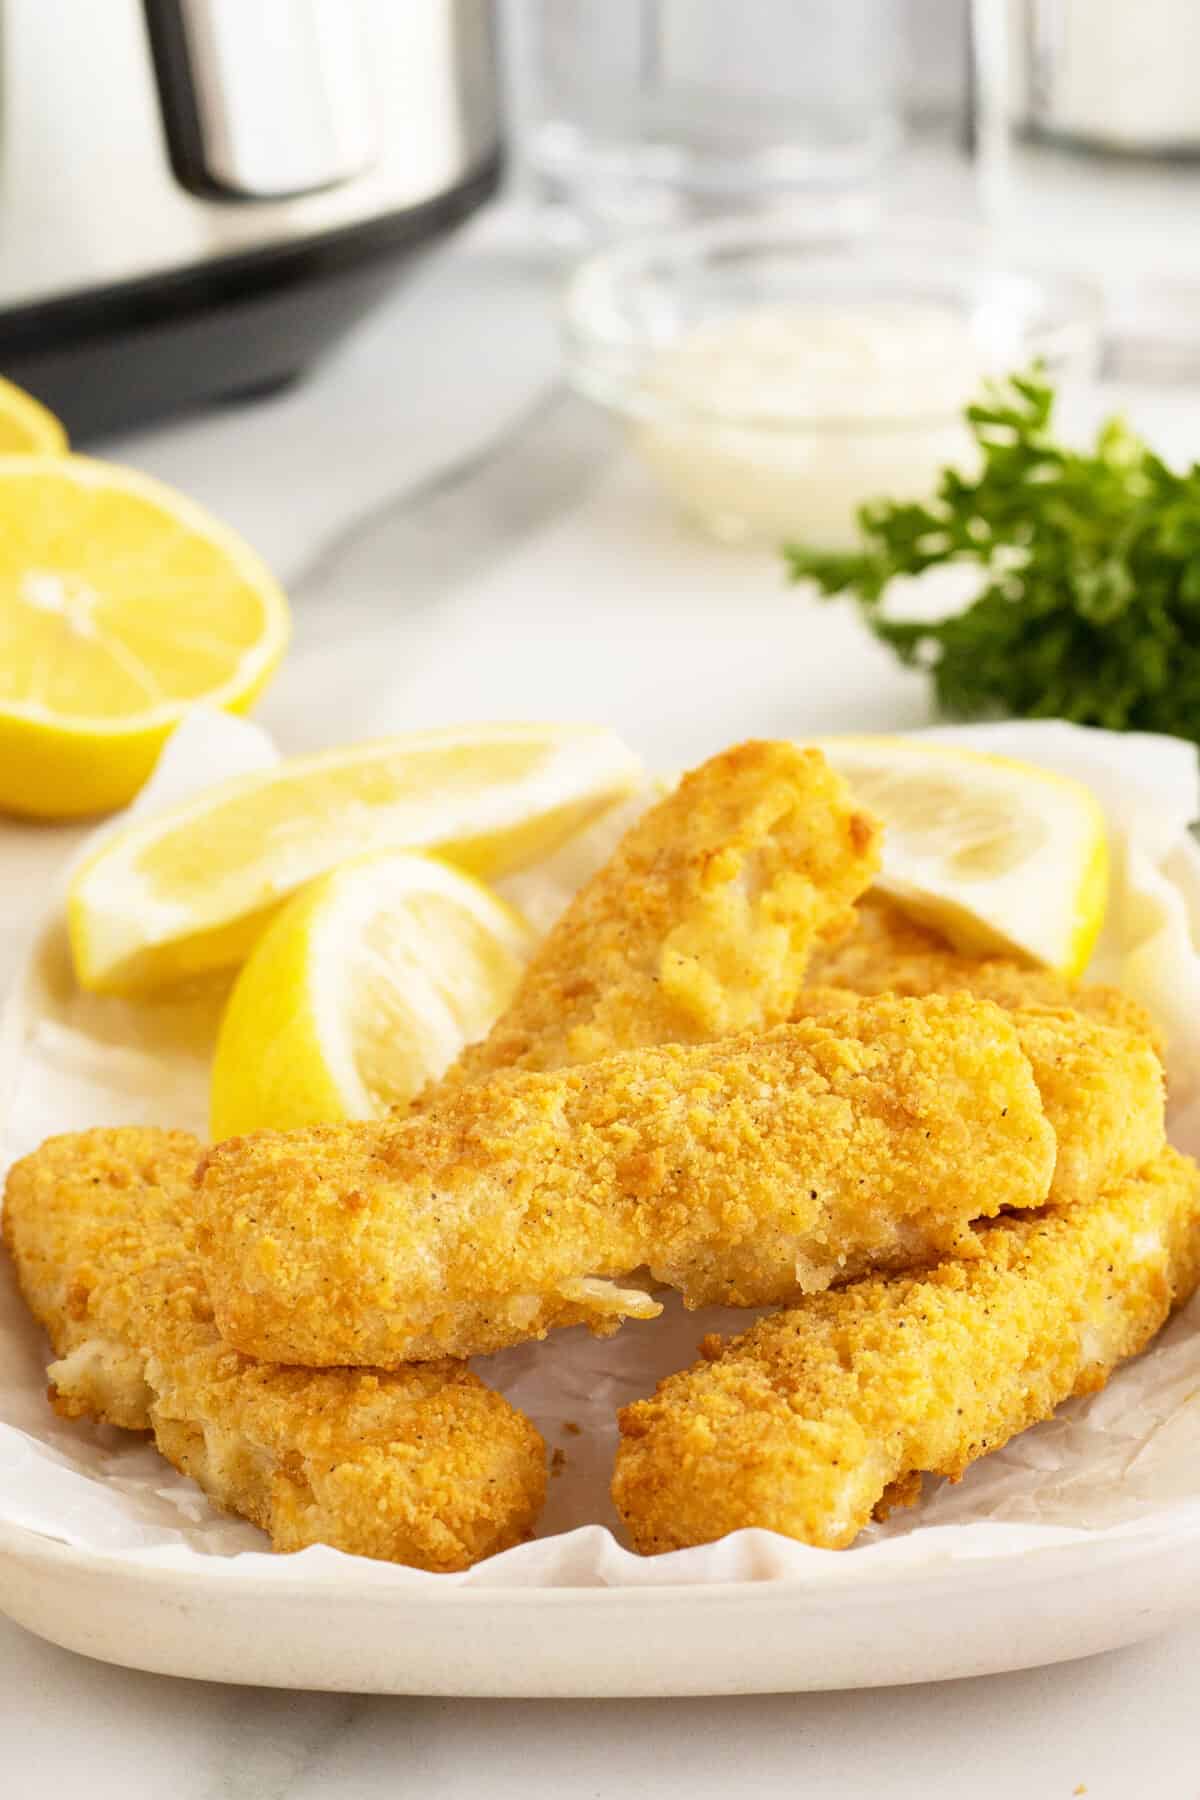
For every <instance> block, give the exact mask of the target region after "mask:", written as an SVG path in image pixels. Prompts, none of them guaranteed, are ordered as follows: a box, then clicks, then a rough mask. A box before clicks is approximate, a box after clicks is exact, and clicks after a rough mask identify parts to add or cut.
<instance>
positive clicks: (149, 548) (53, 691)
mask: <svg viewBox="0 0 1200 1800" xmlns="http://www.w3.org/2000/svg"><path fill="white" fill-rule="evenodd" d="M287 637H288V609H287V602H286V601H285V599H284V597H283V593H282V591H281V590H280V588H279V587H278V585H277V584H276V582H275V581H274V579H273V577H272V576H271V574H270V573H269V571H268V570H267V568H266V567H265V565H264V564H263V563H262V562H260V560H259V559H258V557H257V556H256V555H255V554H254V552H253V551H252V550H251V549H250V548H249V546H248V545H246V544H244V543H242V541H241V540H240V539H239V538H238V537H236V536H235V535H234V533H233V532H231V531H227V530H226V529H225V527H224V526H222V525H219V524H218V523H217V522H216V520H215V519H211V518H209V516H208V515H207V514H206V513H204V512H202V511H201V509H200V508H199V507H198V506H194V505H193V504H192V502H191V501H189V500H185V499H184V498H183V497H182V496H181V495H179V494H176V493H174V492H173V491H172V490H171V489H170V488H167V487H163V486H162V485H161V484H160V483H159V482H156V481H151V480H150V479H149V478H148V477H146V476H144V475H138V474H136V473H134V472H133V471H132V470H129V469H121V468H117V467H115V466H113V465H111V464H108V463H101V462H95V461H92V460H91V459H89V458H87V457H82V456H61V457H46V456H0V644H2V645H3V656H0V807H3V808H7V809H8V810H9V811H12V812H18V813H25V814H30V815H33V816H35V817H41V818H71V817H76V816H79V815H81V814H85V813H95V812H104V811H108V810H110V809H111V808H113V807H116V806H121V805H123V804H124V803H125V802H126V801H127V800H129V799H130V798H131V797H132V796H133V795H134V794H135V793H136V792H137V790H138V788H139V787H140V786H141V784H142V782H143V781H144V780H145V778H146V776H147V775H148V774H149V773H150V770H151V769H152V768H153V766H154V763H155V760H156V758H157V756H158V753H159V751H160V749H161V748H162V744H163V741H164V739H165V738H166V737H167V735H168V733H169V732H170V731H171V730H173V728H174V727H175V726H176V725H177V724H178V722H179V720H180V718H181V717H182V716H183V714H184V712H185V711H186V710H187V709H188V707H190V706H192V705H194V704H195V703H196V702H198V701H206V702H208V703H209V704H211V705H213V706H220V707H225V708H228V709H229V710H231V711H235V712H241V711H244V710H245V709H246V708H247V707H248V706H249V705H250V704H251V702H252V701H253V700H254V699H255V698H256V696H257V695H258V694H259V693H260V691H261V690H262V688H263V686H264V685H265V683H266V681H267V679H268V677H269V676H270V674H271V672H272V671H273V669H274V667H275V665H276V663H277V662H278V661H279V658H280V656H281V655H282V654H283V649H284V646H285V644H286V643H287Z"/></svg>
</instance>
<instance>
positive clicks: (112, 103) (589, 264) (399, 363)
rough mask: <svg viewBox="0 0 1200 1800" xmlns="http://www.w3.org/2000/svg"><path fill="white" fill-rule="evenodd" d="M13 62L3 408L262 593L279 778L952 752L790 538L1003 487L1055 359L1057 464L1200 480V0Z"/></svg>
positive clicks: (468, 15)
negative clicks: (54, 428)
mask: <svg viewBox="0 0 1200 1800" xmlns="http://www.w3.org/2000/svg"><path fill="white" fill-rule="evenodd" d="M0 39H2V41H3V56H2V58H0V133H2V143H3V154H2V158H0V242H2V243H3V255H2V256H0V372H3V373H4V374H6V375H8V376H9V377H10V378H11V379H13V380H15V381H16V382H18V383H20V384H21V385H22V386H24V387H26V388H27V389H29V390H30V391H31V392H32V393H34V394H35V395H37V396H38V397H39V398H40V399H42V400H44V401H45V402H46V403H47V404H48V405H49V406H50V407H51V408H52V409H53V410H54V411H55V412H57V413H58V414H59V416H60V417H61V418H62V419H63V421H64V422H65V424H66V426H67V428H68V430H69V431H70V433H71V436H72V440H73V442H75V443H76V444H77V445H80V446H82V447H84V448H87V449H90V450H93V451H95V452H97V453H99V454H103V455H105V456H108V457H112V458H114V459H117V460H121V461H126V462H129V463H132V464H134V465H135V466H137V467H138V468H141V469H145V470H147V471H150V472H152V473H155V474H157V475H160V476H162V477H164V478H165V479H167V480H168V481H170V482H172V483H174V484H176V485H178V486H179V487H181V488H183V489H184V490H185V491H187V492H188V493H189V494H191V495H193V496H194V497H195V498H197V499H199V500H201V501H203V502H205V503H207V504H208V505H209V506H211V507H212V508H213V510H215V511H216V512H217V513H218V514H219V515H220V516H221V517H222V518H224V519H225V520H226V521H228V523H230V524H231V525H232V526H234V527H235V528H238V529H240V530H241V531H243V532H244V533H245V535H246V536H247V537H248V538H249V539H250V541H251V542H252V543H253V544H254V545H255V546H256V548H258V549H259V550H260V551H261V552H262V553H263V555H264V556H265V557H266V559H267V561H268V562H269V563H270V564H271V566H272V567H273V568H274V570H275V571H276V573H277V574H278V575H279V576H280V578H281V579H282V581H283V582H284V585H285V586H286V588H287V589H288V592H289V595H290V598H291V600H292V602H293V607H294V613H295V635H294V642H293V648H292V651H291V653H290V655H289V659H288V662H287V664H286V667H285V670H284V674H283V677H282V679H281V680H280V681H279V682H278V683H277V684H276V686H275V687H274V689H273V690H272V692H271V694H270V695H269V696H268V698H267V700H266V702H265V706H264V715H263V716H264V717H265V718H266V719H267V721H268V723H269V724H270V725H271V726H272V727H273V728H274V729H275V730H276V732H277V733H278V734H279V735H280V737H281V740H282V741H283V742H284V743H286V744H287V745H288V746H289V747H294V748H301V747H306V746H308V745H310V744H314V743H321V742H326V741H330V740H332V739H334V738H336V737H337V736H341V735H344V733H345V730H346V724H345V720H346V716H347V713H346V709H347V708H348V707H352V708H353V716H354V719H355V721H356V722H357V723H358V724H359V726H360V727H361V728H362V729H364V730H365V729H371V730H382V729H391V728H393V727H394V726H396V725H397V723H400V722H403V723H421V722H425V721H426V720H428V719H430V718H438V719H440V718H444V717H446V716H448V715H449V716H455V717H469V716H473V715H480V716H493V717H494V716H512V715H520V714H522V713H530V714H537V713H540V712H544V711H545V710H546V707H547V705H548V704H549V701H548V698H547V696H548V695H550V696H553V698H554V703H555V705H556V706H557V708H558V709H559V710H560V711H565V712H566V713H568V714H572V715H574V714H576V713H578V714H579V715H580V716H589V717H591V716H599V717H605V718H613V719H614V722H615V723H617V724H618V725H619V726H621V727H622V728H624V729H627V730H628V731H630V732H631V733H632V734H633V735H634V736H635V737H636V738H637V739H638V740H639V741H640V742H642V743H643V744H645V745H646V747H647V748H648V749H649V750H650V751H651V752H653V751H654V750H655V749H659V750H661V752H662V753H663V754H669V755H670V756H671V757H672V759H674V758H675V757H677V756H680V755H683V754H686V753H688V752H689V751H691V750H697V751H698V750H700V749H702V748H707V747H708V745H709V742H710V741H714V742H715V741H719V740H720V739H721V738H722V736H724V737H728V736H732V735H735V734H736V733H737V731H739V730H742V729H744V728H745V727H746V726H747V725H748V724H750V723H753V724H754V725H755V726H756V727H757V728H758V729H760V730H763V731H767V730H773V729H779V730H781V731H787V730H789V729H791V728H792V727H793V726H794V725H795V723H796V718H797V716H798V715H799V714H800V713H801V712H803V714H804V717H805V720H806V723H807V724H808V725H809V726H810V727H812V728H814V729H824V728H832V727H833V726H834V725H836V724H840V723H843V722H844V721H845V720H846V718H847V717H848V715H850V714H853V716H854V718H856V719H858V720H859V721H862V720H866V721H872V720H873V721H875V722H877V723H880V722H883V723H886V724H887V725H889V726H902V725H909V724H915V723H920V722H922V721H923V720H924V719H925V718H927V717H928V716H929V699H928V694H927V689H926V685H925V684H924V682H923V681H922V680H921V678H920V677H919V675H918V674H917V673H915V672H914V671H912V670H906V669H901V668H899V667H897V666H896V665H895V664H894V662H893V661H892V660H891V659H889V658H887V657H886V656H885V654H884V652H883V651H882V650H881V649H880V648H879V646H878V645H877V644H875V643H873V642H872V641H871V640H870V639H869V637H868V636H867V634H866V633H864V632H863V631H862V630H861V628H859V627H857V626H854V625H853V623H852V621H850V620H847V619H845V618H844V617H843V615H842V613H841V612H840V611H839V610H838V609H834V608H823V609H822V608H818V607H817V605H816V603H815V601H814V600H813V598H812V597H811V595H808V594H807V593H806V592H805V591H804V590H802V589H790V590H789V589H786V588H785V587H784V584H783V578H782V565H781V559H780V556H779V547H780V545H781V544H782V543H783V542H784V541H785V540H789V539H790V540H797V539H798V540H800V541H802V542H804V543H806V544H808V545H812V546H815V547H818V548H825V549H838V548H845V547H847V546H851V545H853V544H854V543H855V542H856V541H857V531H858V527H857V511H858V507H859V506H860V505H861V504H862V503H863V502H864V501H868V500H872V499H881V498H889V499H892V500H906V499H919V498H924V497H927V496H928V495H929V494H930V493H931V492H932V490H933V487H934V485H935V484H936V481H937V479H938V477H939V474H940V471H941V470H942V468H943V467H945V466H946V465H947V464H950V463H954V464H960V465H962V466H963V467H967V468H969V466H970V458H971V456H972V454H973V450H972V445H971V442H970V440H969V434H968V433H967V432H966V430H965V427H964V424H963V418H962V409H963V407H964V405H965V404H966V403H967V401H969V400H970V399H971V398H972V397H973V396H975V395H976V394H977V393H978V392H979V390H980V384H981V383H982V381H983V380H984V379H985V378H987V377H989V376H997V375H999V376H1003V375H1006V374H1010V373H1012V372H1013V371H1014V370H1020V369H1027V368H1028V367H1030V366H1032V364H1033V363H1034V362H1035V361H1037V362H1039V363H1040V364H1041V365H1042V367H1043V368H1044V370H1045V371H1046V374H1047V376H1048V378H1050V379H1051V380H1052V382H1053V384H1054V386H1055V388H1056V390H1057V392H1058V395H1059V418H1060V422H1061V426H1062V429H1063V430H1064V431H1065V432H1067V433H1068V435H1073V436H1075V437H1079V438H1082V437H1083V436H1084V435H1086V434H1087V433H1089V432H1090V431H1091V430H1092V428H1093V426H1094V425H1095V424H1096V422H1097V421H1098V420H1099V419H1100V418H1101V417H1103V416H1104V415H1105V414H1106V413H1108V412H1110V411H1112V410H1113V409H1114V408H1115V407H1120V408H1123V409H1124V410H1125V411H1126V412H1127V413H1128V415H1129V416H1130V417H1131V418H1132V419H1133V420H1134V422H1135V424H1136V425H1137V426H1138V427H1139V429H1141V430H1143V431H1144V432H1145V433H1146V434H1147V435H1148V436H1149V437H1150V439H1151V441H1152V442H1153V443H1154V445H1155V446H1156V447H1157V448H1159V449H1161V450H1162V451H1163V453H1164V454H1166V455H1168V456H1169V457H1171V458H1172V459H1174V461H1176V462H1178V463H1181V464H1186V463H1188V462H1190V461H1191V460H1192V458H1193V456H1194V455H1195V452H1196V449H1197V431H1196V426H1195V418H1196V409H1195V407H1194V406H1193V404H1192V392H1193V388H1194V386H1195V385H1196V384H1197V383H1198V382H1200V323H1198V321H1200V306H1198V305H1197V301H1198V299H1200V236H1198V234H1197V233H1196V232H1195V230H1194V225H1193V221H1194V218H1195V213H1196V204H1197V199H1198V197H1200V80H1197V75H1198V74H1200V12H1198V11H1197V9H1196V7H1195V6H1194V5H1193V4H1191V3H1190V0H1136V3H1135V0H743V3H742V4H737V5H735V4H732V0H603V3H602V0H497V3H496V4H494V5H492V4H489V0H410V3H408V4H405V5H403V6H400V5H395V4H390V3H389V0H106V4H105V6H103V7H97V6H95V5H94V4H92V3H91V0H56V4H55V5H53V6H46V5H44V4H43V3H42V0H4V4H3V5H2V6H0ZM630 641H636V642H637V643H638V644H639V645H640V646H641V654H640V656H639V658H638V668H637V669H635V670H632V671H631V670H630V668H629V667H628V661H629V657H628V644H629V642H630ZM584 642H586V644H587V655H586V656H581V654H580V645H581V643H584ZM668 656H669V657H670V658H671V659H672V660H673V664H674V666H675V667H676V668H677V669H678V670H679V672H680V678H681V680H684V681H686V682H690V683H691V684H692V686H693V690H694V689H695V687H697V686H702V687H714V686H715V687H716V690H717V698H716V699H715V700H714V702H713V706H714V708H715V710H714V711H712V712H711V713H709V714H707V715H705V717H704V718H703V720H701V719H700V717H698V715H697V713H696V711H695V708H694V707H693V706H691V705H690V704H689V702H688V701H687V699H686V698H685V697H684V695H682V694H680V695H679V696H678V697H677V698H676V697H673V696H671V695H664V694H662V693H660V692H658V691H657V685H658V683H659V674H658V670H659V667H660V666H661V662H662V659H663V658H664V657H668ZM814 663H815V664H817V665H819V667H820V670H821V679H820V680H819V681H811V680H809V681H805V680H804V679H803V676H804V671H805V669H806V668H807V667H810V666H812V665H813V664H814ZM701 738H703V740H704V741H703V743H701V742H700V739H701Z"/></svg>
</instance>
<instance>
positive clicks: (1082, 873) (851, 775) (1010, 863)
mask: <svg viewBox="0 0 1200 1800" xmlns="http://www.w3.org/2000/svg"><path fill="white" fill-rule="evenodd" d="M818 748H819V749H821V750H823V751H824V753H825V755H826V757H827V758H828V759H829V761H830V763H831V764H832V765H833V767H834V768H835V769H837V770H838V771H839V772H840V773H841V774H842V775H844V776H845V778H846V780H847V782H848V783H849V784H850V788H851V790H852V792H853V793H854V795H855V798H856V799H858V800H860V801H861V802H862V803H863V805H864V806H867V807H869V808H870V809H871V811H872V812H874V813H876V814H877V815H878V817H879V818H880V819H882V821H883V825H884V839H883V868H882V871H881V873H880V875H879V878H878V881H877V884H876V885H877V886H878V887H879V888H880V889H882V890H883V891H884V892H885V893H889V894H891V895H892V897H893V898H894V899H895V900H896V902H897V903H898V904H899V905H900V906H901V907H902V908H903V909H904V911H905V912H907V913H908V914H909V915H910V916H911V917H912V918H914V919H917V920H919V921H920V922H921V923H922V924H926V925H930V926H932V927H933V928H934V929H935V930H937V931H940V932H941V933H942V934H943V935H944V936H945V937H947V938H948V939H949V940H950V942H951V943H952V944H953V945H955V947H956V948H957V949H960V950H963V951H965V952H966V953H968V954H970V955H979V954H989V955H1006V956H1016V957H1018V958H1019V959H1021V960H1023V961H1026V962H1034V963H1039V964H1041V965H1043V966H1044V967H1046V968H1050V969H1057V970H1058V971H1060V972H1061V973H1062V974H1065V975H1078V974H1079V973H1080V972H1081V971H1082V970H1083V969H1084V967H1085V966H1086V964H1087V961H1088V958H1089V957H1090V956H1091V953H1092V950H1093V948H1094V946H1095V943H1096V939H1097V937H1098V936H1099V934H1100V929H1101V926H1102V925H1103V923H1104V911H1105V905H1106V902H1107V898H1108V836H1107V831H1106V828H1105V820H1104V813H1103V810H1102V808H1101V806H1100V803H1099V801H1098V800H1097V799H1096V797H1095V795H1094V794H1093V793H1092V792H1091V790H1090V789H1089V788H1086V787H1085V786H1084V785H1083V783H1082V782H1079V781H1073V780H1071V779H1070V778H1069V777H1068V776H1065V775H1059V774H1055V773H1052V772H1051V771H1049V770H1047V769H1042V768H1038V767H1036V766H1035V765H1034V764H1032V763H1023V762H1016V761H1012V760H1010V759H1009V758H1008V757H1003V756H992V755H989V754H987V753H986V752H983V751H978V750H965V749H962V748H961V747H959V746H958V745H948V744H922V743H919V742H914V741H913V740H911V739H904V738H889V737H843V738H836V737H835V738H823V739H819V740H818Z"/></svg>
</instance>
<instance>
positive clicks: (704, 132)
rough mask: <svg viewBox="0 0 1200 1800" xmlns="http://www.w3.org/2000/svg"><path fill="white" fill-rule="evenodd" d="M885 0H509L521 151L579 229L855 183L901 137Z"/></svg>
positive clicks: (718, 209)
mask: <svg viewBox="0 0 1200 1800" xmlns="http://www.w3.org/2000/svg"><path fill="white" fill-rule="evenodd" d="M898 22H899V9H898V8H897V7H896V6H895V5H894V0H743V3H742V4H740V5H734V4H732V3H731V0H600V3H598V0H520V9H519V14H518V15H517V17H516V18H515V19H514V24H515V25H516V26H517V28H518V63H519V78H520V79H519V88H520V90H521V96H522V104H521V106H520V107H519V109H518V110H519V111H520V112H522V113H523V114H524V119H523V125H524V149H525V158H526V162H527V164H528V166H529V168H530V169H531V171H532V174H533V178H534V181H535V184H536V186H537V188H538V190H539V193H540V195H541V197H542V199H543V200H545V201H547V202H549V203H551V204H552V205H555V206H557V207H559V208H560V209H562V211H563V212H564V213H565V214H566V215H567V216H569V217H571V218H573V219H574V220H575V221H576V223H577V224H578V225H579V226H580V227H581V228H582V231H583V233H584V234H585V235H586V236H588V237H591V238H595V237H606V236H610V235H615V234H620V233H622V232H625V231H628V230H644V229H647V228H653V227H657V226H660V225H664V224H678V223H684V222H687V221H694V220H698V219H703V218H707V217H711V216H713V215H715V214H718V213H724V212H730V211H737V212H745V211H747V210H755V211H757V210H763V209H768V208H769V209H771V210H773V211H778V210H779V209H780V208H781V207H786V205H787V204H788V202H789V200H790V199H791V198H793V197H795V196H801V195H802V196H807V197H811V196H812V194H813V192H814V190H820V191H822V192H824V193H826V194H828V193H830V192H845V191H848V190H861V189H862V188H864V187H866V186H869V185H870V184H871V183H872V182H873V181H874V179H875V177H876V176H877V174H879V172H880V171H881V169H882V167H883V164H884V162H885V159H886V158H887V156H888V153H889V152H890V151H891V150H892V149H893V148H894V146H895V143H896V141H897V138H898V133H899V124H898V120H899V110H898Z"/></svg>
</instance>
